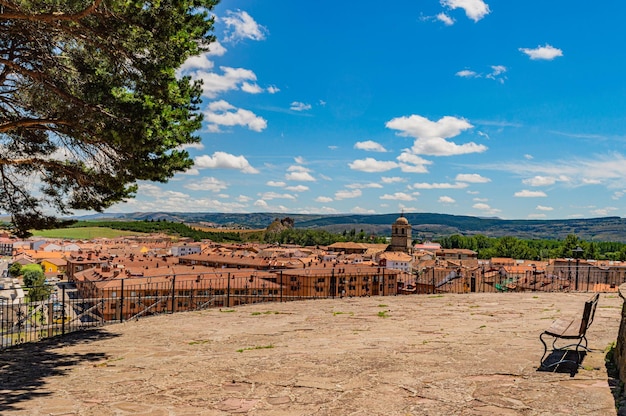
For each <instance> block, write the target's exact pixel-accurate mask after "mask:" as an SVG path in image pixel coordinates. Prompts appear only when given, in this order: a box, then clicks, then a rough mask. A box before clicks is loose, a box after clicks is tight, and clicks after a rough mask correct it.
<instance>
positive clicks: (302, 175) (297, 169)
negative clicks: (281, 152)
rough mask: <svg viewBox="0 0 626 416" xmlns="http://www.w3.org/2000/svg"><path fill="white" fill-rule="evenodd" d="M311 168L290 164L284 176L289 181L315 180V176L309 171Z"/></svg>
mask: <svg viewBox="0 0 626 416" xmlns="http://www.w3.org/2000/svg"><path fill="white" fill-rule="evenodd" d="M310 171H311V170H310V169H308V168H305V167H304V166H299V165H291V166H289V167H288V168H287V172H288V173H287V174H286V175H285V178H286V179H287V180H290V181H299V182H315V178H314V177H313V176H312V175H311V174H310V173H309V172H310Z"/></svg>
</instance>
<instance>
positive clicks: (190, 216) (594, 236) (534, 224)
mask: <svg viewBox="0 0 626 416" xmlns="http://www.w3.org/2000/svg"><path fill="white" fill-rule="evenodd" d="M400 215H402V216H404V217H405V218H406V219H407V220H408V221H409V223H410V224H411V225H412V226H413V237H414V238H416V239H436V238H438V237H446V236H450V235H453V234H460V235H468V236H469V235H477V234H482V235H486V236H488V237H505V236H512V237H516V238H521V239H552V240H562V239H564V238H565V237H566V236H567V235H569V234H574V235H576V236H577V237H578V238H580V239H582V240H585V241H606V242H621V243H626V219H624V218H621V217H616V216H612V217H599V218H576V219H556V220H538V219H533V220H503V219H500V218H493V217H491V218H484V217H472V216H467V215H451V214H437V213H404V214H399V213H388V214H290V213H284V212H281V213H275V212H274V213H272V212H257V213H219V212H134V213H100V214H92V215H86V216H80V217H74V219H78V220H98V219H117V220H122V221H123V220H126V221H151V220H154V221H158V220H161V221H163V220H166V221H174V222H184V223H187V224H198V225H204V226H211V225H214V226H222V227H233V228H251V229H264V228H267V227H268V226H269V225H270V224H271V223H272V222H273V221H274V220H275V219H277V218H285V217H289V218H291V219H293V221H294V226H295V228H304V229H319V230H326V231H329V232H336V233H340V232H343V231H345V230H352V229H356V230H358V231H360V230H363V231H364V232H366V233H371V234H376V235H390V234H391V224H392V223H393V222H394V221H395V220H396V219H397V218H398V217H399V216H400Z"/></svg>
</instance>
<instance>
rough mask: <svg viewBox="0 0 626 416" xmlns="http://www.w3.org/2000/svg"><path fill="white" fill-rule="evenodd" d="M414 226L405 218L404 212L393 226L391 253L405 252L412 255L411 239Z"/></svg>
mask: <svg viewBox="0 0 626 416" xmlns="http://www.w3.org/2000/svg"><path fill="white" fill-rule="evenodd" d="M411 230H412V226H411V224H409V220H407V219H406V218H405V217H404V211H402V213H401V214H400V216H399V217H398V219H396V221H395V222H394V223H393V224H392V225H391V247H390V250H391V251H403V252H405V253H411V252H412V248H413V239H412V238H411Z"/></svg>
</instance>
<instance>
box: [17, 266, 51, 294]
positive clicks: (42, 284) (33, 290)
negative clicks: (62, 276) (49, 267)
mask: <svg viewBox="0 0 626 416" xmlns="http://www.w3.org/2000/svg"><path fill="white" fill-rule="evenodd" d="M22 280H23V281H24V286H25V287H26V288H28V296H29V297H30V300H32V301H38V300H44V299H46V298H47V297H48V295H50V288H49V287H47V286H46V276H45V274H44V272H43V268H42V267H41V266H40V265H38V264H27V265H25V266H22Z"/></svg>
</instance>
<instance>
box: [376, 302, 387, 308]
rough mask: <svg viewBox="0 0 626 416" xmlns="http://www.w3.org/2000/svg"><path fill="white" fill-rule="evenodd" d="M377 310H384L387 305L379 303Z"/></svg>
mask: <svg viewBox="0 0 626 416" xmlns="http://www.w3.org/2000/svg"><path fill="white" fill-rule="evenodd" d="M378 307H379V308H386V307H387V305H385V304H384V303H381V304H380V305H378Z"/></svg>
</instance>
